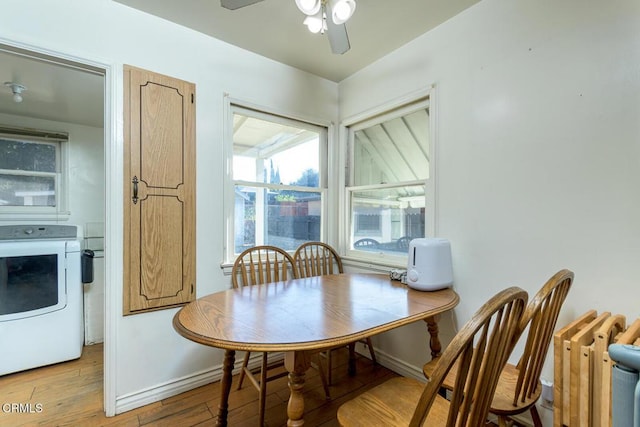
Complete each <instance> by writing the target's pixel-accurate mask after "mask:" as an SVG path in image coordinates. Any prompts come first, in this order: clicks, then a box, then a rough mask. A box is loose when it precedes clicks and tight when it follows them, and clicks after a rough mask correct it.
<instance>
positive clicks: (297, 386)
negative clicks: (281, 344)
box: [284, 351, 311, 427]
mask: <svg viewBox="0 0 640 427" xmlns="http://www.w3.org/2000/svg"><path fill="white" fill-rule="evenodd" d="M310 366H311V355H310V354H309V353H306V352H303V351H301V352H298V351H296V352H293V351H289V352H287V353H285V356H284V367H285V368H287V371H289V390H290V391H291V394H290V395H289V403H288V405H287V416H288V417H289V420H288V421H287V426H288V427H298V426H302V425H304V419H303V415H304V395H303V394H302V389H303V387H304V377H305V374H306V372H307V369H309V367H310Z"/></svg>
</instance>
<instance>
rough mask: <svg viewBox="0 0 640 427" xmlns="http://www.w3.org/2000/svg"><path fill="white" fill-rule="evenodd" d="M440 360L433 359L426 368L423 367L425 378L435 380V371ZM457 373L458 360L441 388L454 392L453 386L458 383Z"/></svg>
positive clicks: (437, 358) (425, 365) (426, 364)
mask: <svg viewBox="0 0 640 427" xmlns="http://www.w3.org/2000/svg"><path fill="white" fill-rule="evenodd" d="M438 360H440V358H439V357H435V358H433V359H431V361H430V362H427V363H425V364H424V366H423V367H422V373H423V374H424V377H425V378H427V379H430V378H433V370H434V369H435V367H436V365H437V364H438ZM456 372H458V361H457V360H456V361H455V362H454V364H453V366H452V367H451V370H450V371H449V373H448V374H447V376H446V377H444V381H442V384H441V385H440V387H441V388H445V389H447V390H453V385H454V384H455V383H456Z"/></svg>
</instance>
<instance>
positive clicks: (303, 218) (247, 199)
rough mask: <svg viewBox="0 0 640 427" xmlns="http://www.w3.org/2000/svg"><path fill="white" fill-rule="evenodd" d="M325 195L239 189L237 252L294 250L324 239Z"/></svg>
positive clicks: (236, 210) (236, 209)
mask: <svg viewBox="0 0 640 427" xmlns="http://www.w3.org/2000/svg"><path fill="white" fill-rule="evenodd" d="M321 206H322V195H321V194H320V193H319V192H303V191H291V190H280V191H276V190H270V189H265V188H256V187H245V186H236V192H235V209H234V213H235V218H234V230H235V237H234V246H235V253H236V254H239V253H240V252H242V251H243V250H245V249H247V248H250V247H253V246H256V245H272V246H278V247H280V248H282V249H285V250H288V251H292V250H295V249H296V248H297V247H298V246H299V245H300V244H301V243H303V242H307V241H312V240H320V213H321V210H322V209H321Z"/></svg>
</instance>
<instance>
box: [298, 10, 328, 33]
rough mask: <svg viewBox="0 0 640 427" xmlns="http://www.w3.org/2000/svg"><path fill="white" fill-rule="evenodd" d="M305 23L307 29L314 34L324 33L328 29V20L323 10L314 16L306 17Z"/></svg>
mask: <svg viewBox="0 0 640 427" xmlns="http://www.w3.org/2000/svg"><path fill="white" fill-rule="evenodd" d="M303 24H304V25H306V26H307V29H308V30H309V31H311V32H312V33H314V34H318V33H324V32H325V31H326V30H327V22H326V20H325V19H324V14H323V13H322V11H320V12H318V13H316V14H315V15H313V16H307V17H306V18H304V21H303Z"/></svg>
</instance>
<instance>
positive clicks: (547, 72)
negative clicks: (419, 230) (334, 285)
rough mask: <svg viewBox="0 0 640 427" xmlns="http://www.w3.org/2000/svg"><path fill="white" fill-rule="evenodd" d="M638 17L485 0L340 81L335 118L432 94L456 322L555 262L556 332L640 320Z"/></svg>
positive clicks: (633, 7) (622, 7)
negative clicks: (564, 281)
mask: <svg viewBox="0 0 640 427" xmlns="http://www.w3.org/2000/svg"><path fill="white" fill-rule="evenodd" d="M639 17H640V2H638V1H636V0H612V1H609V2H596V1H591V0H589V1H584V0H567V1H562V2H558V1H554V0H519V1H509V0H483V1H481V2H480V3H478V4H477V5H476V6H474V7H472V8H470V9H468V10H467V11H466V12H464V13H462V14H461V15H459V16H457V17H455V18H453V19H452V20H450V21H448V22H446V23H445V24H443V25H441V26H440V27H438V28H436V29H434V30H433V31H431V32H429V33H427V34H425V35H423V36H422V37H420V38H418V39H417V40H414V41H413V42H411V43H410V44H408V45H406V46H404V47H403V48H401V49H398V50H397V51H395V52H393V53H391V54H390V55H388V56H387V57H385V58H383V59H382V60H380V61H378V62H377V63H375V64H373V65H371V66H370V67H367V68H366V69H364V70H362V71H360V72H359V73H357V74H355V75H354V76H352V77H350V78H349V79H347V80H345V81H343V82H341V83H340V85H339V86H340V99H341V101H340V108H341V113H340V114H341V117H343V118H344V117H350V116H353V115H355V114H358V113H360V112H361V111H366V110H367V109H369V108H371V107H372V106H376V105H379V104H383V103H384V102H387V101H388V100H390V99H393V98H395V97H398V96H399V95H401V94H405V93H409V92H411V91H414V90H418V89H422V88H424V87H427V86H429V85H431V84H433V83H435V84H436V86H437V114H438V117H437V126H438V130H437V131H438V135H439V137H438V141H437V142H438V153H437V154H438V157H437V168H438V169H437V174H438V182H437V197H438V206H437V219H438V223H437V234H438V235H439V236H442V237H446V238H449V239H450V240H451V245H452V251H453V261H454V274H455V288H456V290H457V291H458V293H459V294H460V297H461V301H460V305H459V306H458V307H457V308H456V310H455V315H456V318H457V322H458V324H461V323H463V322H464V321H466V320H467V319H468V318H469V316H470V315H471V314H472V313H473V312H474V311H475V310H476V309H477V308H478V307H479V306H480V305H481V304H482V303H483V302H484V301H485V300H486V299H488V298H489V297H490V296H491V295H492V294H494V293H495V292H497V291H498V290H499V289H500V288H503V287H506V286H510V285H519V286H521V287H523V288H525V289H526V290H528V291H529V292H530V294H533V293H535V292H536V291H537V290H538V289H539V287H540V286H541V285H542V284H543V283H544V282H545V281H546V279H547V278H549V277H550V276H551V275H552V274H553V273H555V272H556V271H557V270H559V269H561V268H565V267H566V268H569V269H571V270H573V271H574V272H575V276H576V278H575V282H574V286H573V288H572V290H571V292H570V294H569V297H568V299H567V301H566V304H565V307H564V309H563V311H562V314H561V319H560V322H561V323H567V322H568V321H569V320H571V319H573V318H575V317H577V316H578V315H579V314H582V313H583V312H584V311H586V310H587V309H591V308H595V309H597V310H598V311H599V312H601V311H611V312H613V313H621V314H624V315H626V316H627V317H628V319H629V320H634V319H635V318H636V317H638V315H639V314H640V306H639V305H638V301H639V300H640V298H639V297H640V290H639V289H640V288H639V287H638V282H639V281H640V262H638V260H639V259H640V221H639V220H638V219H639V218H640V198H639V197H638V191H639V190H638V183H640V120H639V118H640V18H639ZM398 341H399V342H401V343H404V345H406V343H407V342H411V341H410V340H409V339H402V340H398ZM382 345H383V347H382V348H381V350H386V351H390V352H393V350H392V347H391V346H387V347H385V346H384V342H382ZM395 345H401V344H398V343H396V344H395ZM516 356H517V355H516ZM550 359H551V358H550V357H548V358H547V366H545V371H544V372H543V375H544V377H545V378H547V379H552V377H553V373H552V363H549V360H550Z"/></svg>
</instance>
